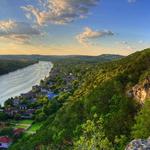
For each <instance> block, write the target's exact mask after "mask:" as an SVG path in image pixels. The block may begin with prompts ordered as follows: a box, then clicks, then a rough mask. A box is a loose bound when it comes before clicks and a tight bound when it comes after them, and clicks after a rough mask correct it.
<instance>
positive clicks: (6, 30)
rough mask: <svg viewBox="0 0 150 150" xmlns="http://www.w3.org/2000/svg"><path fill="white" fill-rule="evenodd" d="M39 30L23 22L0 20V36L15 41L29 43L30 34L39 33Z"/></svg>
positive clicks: (35, 34)
mask: <svg viewBox="0 0 150 150" xmlns="http://www.w3.org/2000/svg"><path fill="white" fill-rule="evenodd" d="M40 34H41V32H40V31H39V30H38V29H37V28H36V27H33V26H31V25H30V24H28V23H25V22H16V21H13V20H5V21H0V38H1V39H9V40H13V41H14V42H17V43H29V42H30V38H31V37H32V36H37V35H40Z"/></svg>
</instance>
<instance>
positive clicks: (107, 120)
mask: <svg viewBox="0 0 150 150" xmlns="http://www.w3.org/2000/svg"><path fill="white" fill-rule="evenodd" d="M149 66H150V49H146V50H144V51H142V52H136V53H134V54H132V55H129V56H127V57H125V58H122V59H119V60H115V61H112V62H106V63H100V62H88V61H81V60H80V61H73V62H72V61H71V59H69V58H67V59H64V61H61V63H60V61H55V62H54V69H55V73H56V74H53V76H50V77H49V78H47V80H45V81H43V82H42V84H44V85H45V86H51V89H52V90H53V91H55V92H56V93H57V94H58V96H57V97H55V98H54V99H52V100H51V101H48V100H46V99H45V97H41V98H40V100H38V101H40V103H41V104H42V107H41V108H40V110H38V113H37V114H35V118H36V119H35V120H34V122H41V127H40V129H39V130H37V131H36V133H35V134H33V135H27V136H22V137H21V138H20V139H19V140H18V141H16V142H15V143H14V144H13V145H12V146H11V147H10V150H26V149H27V150H34V149H36V150H93V149H95V150H123V149H125V147H126V145H127V144H128V143H129V142H130V141H131V140H132V139H134V138H148V137H149V136H150V129H149V126H150V121H149V115H150V109H149V108H150V101H149V100H148V99H147V100H145V102H144V103H141V102H140V101H138V100H135V99H134V98H133V97H132V96H129V95H128V94H127V91H128V90H130V89H131V88H132V87H133V86H135V85H136V84H138V83H139V82H142V81H143V80H144V79H145V78H147V77H148V76H149V75H150V67H149ZM49 83H53V84H49ZM36 115H37V116H36Z"/></svg>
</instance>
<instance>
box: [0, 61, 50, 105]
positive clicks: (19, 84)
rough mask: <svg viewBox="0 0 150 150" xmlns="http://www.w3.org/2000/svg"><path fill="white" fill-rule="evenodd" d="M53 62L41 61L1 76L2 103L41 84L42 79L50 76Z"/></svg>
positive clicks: (0, 96)
mask: <svg viewBox="0 0 150 150" xmlns="http://www.w3.org/2000/svg"><path fill="white" fill-rule="evenodd" d="M52 67H53V64H52V63H51V62H44V61H40V62H38V63H36V64H33V65H30V66H28V67H26V68H23V69H20V70H17V71H15V72H11V73H9V74H6V75H3V76H0V83H1V84H0V104H2V105H3V104H4V102H5V101H6V100H7V99H9V98H11V97H13V98H14V97H16V96H19V95H20V94H23V93H27V92H29V91H31V90H32V86H35V85H39V84H40V81H41V80H43V79H44V78H45V77H48V76H49V72H50V70H51V68H52Z"/></svg>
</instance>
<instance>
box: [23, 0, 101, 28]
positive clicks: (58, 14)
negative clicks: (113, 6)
mask: <svg viewBox="0 0 150 150" xmlns="http://www.w3.org/2000/svg"><path fill="white" fill-rule="evenodd" d="M99 1H100V0H39V3H40V4H41V7H40V8H37V7H34V6H33V5H27V6H23V7H22V9H24V10H25V11H26V16H27V18H28V19H29V18H32V17H35V20H36V22H37V23H38V24H39V25H43V24H47V23H52V24H67V23H70V22H73V21H74V20H76V19H81V18H85V17H86V16H88V15H89V10H90V8H92V7H93V6H96V5H97V4H98V2H99ZM31 16H32V17H31Z"/></svg>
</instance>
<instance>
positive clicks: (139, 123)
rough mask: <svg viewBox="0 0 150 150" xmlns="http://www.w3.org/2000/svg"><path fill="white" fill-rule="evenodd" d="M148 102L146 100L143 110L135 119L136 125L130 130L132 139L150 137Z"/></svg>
mask: <svg viewBox="0 0 150 150" xmlns="http://www.w3.org/2000/svg"><path fill="white" fill-rule="evenodd" d="M149 117H150V100H146V101H145V104H144V106H143V108H142V109H141V111H140V112H139V113H138V115H137V117H136V118H135V120H136V123H135V125H134V127H133V129H132V137H133V138H148V137H149V136H150V119H149Z"/></svg>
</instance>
